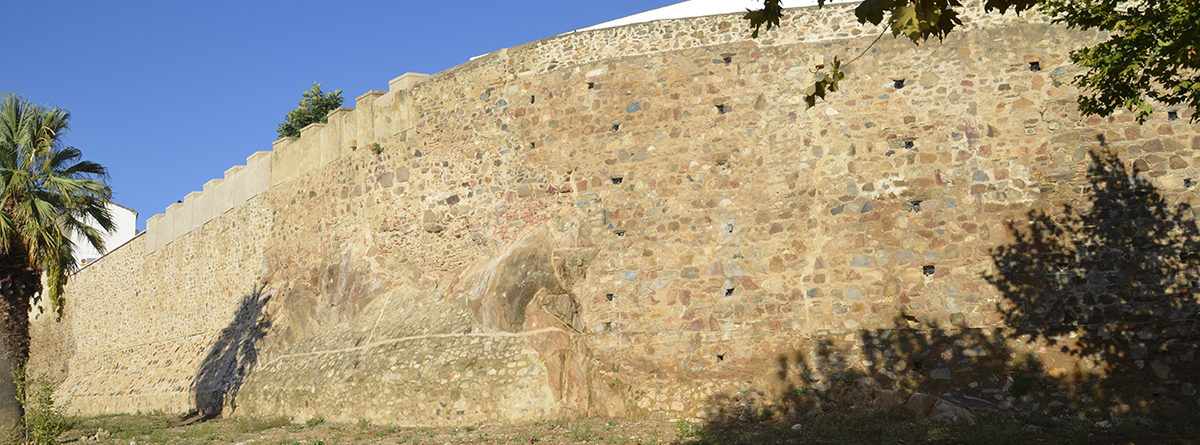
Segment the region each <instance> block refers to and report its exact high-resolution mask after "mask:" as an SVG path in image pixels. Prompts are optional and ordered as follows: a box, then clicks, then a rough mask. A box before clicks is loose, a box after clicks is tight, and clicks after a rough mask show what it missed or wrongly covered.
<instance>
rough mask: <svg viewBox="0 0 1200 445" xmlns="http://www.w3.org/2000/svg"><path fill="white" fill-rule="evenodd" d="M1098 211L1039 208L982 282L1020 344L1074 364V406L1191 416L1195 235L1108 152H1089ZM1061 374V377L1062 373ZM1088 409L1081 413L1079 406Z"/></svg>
mask: <svg viewBox="0 0 1200 445" xmlns="http://www.w3.org/2000/svg"><path fill="white" fill-rule="evenodd" d="M1091 157H1092V165H1091V167H1090V168H1089V171H1088V177H1089V180H1090V181H1089V182H1090V192H1089V194H1088V195H1089V198H1090V200H1091V208H1088V209H1081V210H1080V209H1075V208H1072V207H1070V206H1064V208H1063V209H1062V212H1060V214H1058V215H1050V214H1047V213H1044V212H1039V211H1032V212H1030V213H1029V215H1028V216H1029V221H1028V223H1027V224H1024V225H1022V226H1020V227H1018V226H1015V225H1013V224H1011V223H1010V224H1009V230H1010V232H1011V233H1012V234H1013V235H1014V237H1015V240H1014V241H1013V242H1012V243H1010V244H1008V245H1005V246H1000V247H997V248H996V249H994V250H993V251H992V257H993V259H994V261H995V265H996V272H995V273H994V274H991V275H987V276H986V277H985V279H986V280H987V281H988V282H989V283H991V284H992V285H994V286H996V288H997V289H999V290H1000V292H1001V293H1002V295H1003V297H1004V301H1003V302H1002V304H1000V305H998V307H997V309H998V310H999V311H1000V312H1001V313H1002V314H1003V315H1004V319H1005V323H1006V324H1007V326H1008V327H1009V329H1010V330H1011V331H1012V332H1013V333H1014V334H1015V335H1017V336H1019V337H1021V338H1023V339H1025V341H1027V342H1030V343H1033V342H1039V341H1041V342H1045V343H1046V344H1048V345H1051V346H1054V347H1057V348H1058V349H1059V350H1060V351H1061V352H1063V353H1066V354H1069V355H1071V356H1074V357H1076V358H1078V359H1079V360H1078V361H1077V363H1078V364H1079V368H1077V369H1072V370H1069V371H1070V372H1071V373H1072V374H1076V375H1079V376H1081V377H1082V378H1081V380H1080V381H1076V382H1072V383H1073V384H1072V385H1071V389H1072V391H1073V392H1074V397H1073V399H1074V400H1075V401H1076V402H1077V403H1085V404H1092V405H1095V406H1098V407H1101V408H1107V409H1109V410H1111V411H1113V412H1116V413H1120V414H1124V413H1132V414H1175V413H1184V412H1191V411H1193V410H1195V409H1196V408H1198V405H1197V403H1196V400H1197V399H1196V388H1195V385H1196V384H1200V381H1198V380H1197V378H1198V377H1200V373H1198V372H1197V369H1196V368H1197V362H1196V359H1197V357H1196V354H1197V346H1198V340H1200V322H1198V317H1197V311H1198V310H1200V306H1198V305H1197V299H1196V295H1195V293H1194V292H1195V291H1196V289H1197V287H1198V286H1200V230H1198V229H1197V226H1196V222H1195V220H1194V218H1195V216H1194V215H1193V212H1192V209H1191V207H1190V206H1189V205H1187V204H1178V205H1172V204H1169V203H1167V202H1166V201H1165V200H1164V199H1163V197H1162V196H1161V194H1160V193H1159V191H1158V189H1157V188H1156V187H1154V186H1153V185H1152V184H1151V183H1150V181H1149V180H1147V179H1146V178H1144V177H1142V176H1141V171H1140V170H1139V169H1140V167H1139V163H1135V164H1134V166H1133V167H1131V168H1130V169H1128V170H1127V169H1126V167H1125V166H1124V165H1123V164H1122V162H1121V160H1120V159H1119V158H1118V156H1117V155H1116V154H1114V153H1111V152H1093V153H1092V154H1091ZM1057 371H1058V372H1055V373H1056V374H1058V373H1061V372H1062V371H1066V370H1062V369H1060V370H1057ZM1080 408H1083V406H1080Z"/></svg>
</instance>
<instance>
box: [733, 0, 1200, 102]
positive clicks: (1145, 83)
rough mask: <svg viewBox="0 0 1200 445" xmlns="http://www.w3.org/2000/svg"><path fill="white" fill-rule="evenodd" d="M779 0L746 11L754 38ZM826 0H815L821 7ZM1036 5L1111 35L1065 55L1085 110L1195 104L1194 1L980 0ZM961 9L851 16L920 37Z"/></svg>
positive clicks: (771, 19) (872, 8) (877, 9)
mask: <svg viewBox="0 0 1200 445" xmlns="http://www.w3.org/2000/svg"><path fill="white" fill-rule="evenodd" d="M780 1H781V0H763V9H760V10H752V11H748V12H747V13H746V15H745V19H746V20H747V21H748V22H749V23H750V27H751V29H752V30H753V34H752V35H753V36H754V37H758V34H759V31H760V30H761V29H762V28H764V27H765V28H766V29H767V30H770V29H771V28H773V27H778V26H779V20H780V19H781V18H782V17H783V5H781V3H780ZM825 2H826V0H817V3H818V6H819V7H820V6H824V5H825ZM1035 8H1036V9H1037V10H1038V11H1040V12H1042V13H1043V14H1046V15H1047V16H1048V17H1050V18H1051V20H1053V21H1054V23H1059V24H1064V25H1066V26H1067V27H1069V28H1075V29H1081V30H1092V29H1095V30H1099V31H1103V32H1105V33H1107V34H1108V36H1109V37H1108V40H1105V41H1103V42H1101V43H1099V44H1097V45H1095V46H1092V47H1087V48H1082V49H1078V50H1075V51H1072V52H1071V61H1072V62H1074V63H1075V64H1076V65H1079V66H1080V67H1083V68H1085V71H1084V72H1083V73H1082V74H1080V75H1079V76H1077V77H1076V78H1075V84H1076V85H1077V86H1078V87H1079V88H1080V89H1081V90H1082V93H1081V95H1080V96H1079V109H1080V111H1082V112H1083V113H1084V114H1094V115H1100V116H1108V115H1109V114H1112V112H1113V111H1115V110H1117V109H1118V108H1125V109H1128V110H1130V111H1132V112H1134V113H1135V115H1136V117H1137V119H1138V121H1139V122H1140V121H1144V120H1145V119H1146V117H1148V116H1149V115H1150V114H1151V113H1153V111H1154V106H1153V105H1152V103H1159V104H1164V105H1184V106H1186V107H1189V108H1191V109H1192V110H1200V0H984V9H985V10H986V11H987V12H991V13H996V14H1005V13H1007V12H1008V11H1009V10H1012V11H1013V12H1014V13H1017V14H1020V13H1022V12H1025V11H1028V10H1031V9H1035ZM962 9H963V5H962V3H960V2H959V1H957V0H863V1H862V2H861V3H859V4H858V7H856V8H855V9H854V15H855V16H856V17H857V18H858V22H859V23H862V24H871V25H876V26H881V27H882V28H883V30H882V31H881V32H880V34H879V37H882V36H883V35H884V34H886V33H887V32H888V31H891V34H892V36H894V37H899V36H904V37H906V38H908V39H909V40H912V41H913V42H914V43H921V42H925V41H927V40H929V39H931V38H937V39H938V40H941V39H943V38H945V37H946V36H947V35H949V34H950V33H951V32H953V31H954V30H955V29H956V28H957V27H959V26H960V25H962V21H961V20H960V18H959V12H960V11H961V10H962ZM878 39H879V38H878V37H877V38H876V41H878ZM872 45H874V42H872ZM864 53H866V51H865V50H864V51H863V52H862V53H859V55H860V56H861V55H862V54H864ZM855 59H857V56H856V57H855V58H854V59H851V60H850V61H848V62H842V61H841V60H839V58H837V57H834V59H833V63H831V64H829V66H828V67H825V68H821V69H820V70H818V71H817V73H816V81H815V82H814V83H813V85H812V86H810V87H809V89H808V91H807V92H806V96H805V103H806V104H807V105H808V106H809V107H812V106H813V105H815V104H816V101H817V100H818V99H824V98H825V94H826V93H827V92H832V91H837V89H838V85H839V82H840V81H841V80H842V79H843V78H844V76H845V73H844V72H843V71H842V69H843V68H845V67H846V66H847V65H849V64H850V63H851V62H853V61H854V60H855ZM1198 119H1200V113H1193V115H1192V121H1193V122H1196V121H1197V120H1198Z"/></svg>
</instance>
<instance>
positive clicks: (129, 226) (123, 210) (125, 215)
mask: <svg viewBox="0 0 1200 445" xmlns="http://www.w3.org/2000/svg"><path fill="white" fill-rule="evenodd" d="M108 211H109V212H110V213H112V219H113V223H114V224H115V225H116V227H114V228H113V230H112V231H111V232H108V234H107V235H105V236H104V247H105V248H107V249H108V250H112V249H116V248H117V247H120V246H121V245H122V244H125V242H127V241H129V240H131V239H133V237H134V236H136V235H137V212H135V211H133V209H130V208H128V207H125V206H122V205H120V204H116V203H111V202H110V203H108ZM90 222H92V223H93V224H94V223H95V222H94V221H90ZM71 242H72V243H74V245H75V265H76V266H78V267H83V266H85V265H88V264H91V263H92V262H94V261H96V260H97V259H99V258H100V257H101V256H104V255H103V253H102V252H98V251H96V249H95V248H94V247H92V244H91V243H89V242H87V239H86V238H84V237H83V234H80V233H74V234H72V236H71Z"/></svg>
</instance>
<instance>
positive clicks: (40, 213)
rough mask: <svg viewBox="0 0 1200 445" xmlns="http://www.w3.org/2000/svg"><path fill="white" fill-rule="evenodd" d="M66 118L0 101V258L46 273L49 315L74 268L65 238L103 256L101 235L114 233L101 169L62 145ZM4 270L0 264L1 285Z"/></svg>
mask: <svg viewBox="0 0 1200 445" xmlns="http://www.w3.org/2000/svg"><path fill="white" fill-rule="evenodd" d="M70 119H71V114H70V113H69V112H67V111H66V110H63V109H61V108H47V107H43V106H40V105H35V104H33V103H31V102H29V101H27V100H25V99H22V98H20V97H18V96H17V95H15V94H9V95H8V96H6V97H4V98H3V99H0V256H3V257H7V258H9V259H12V258H15V257H14V256H19V257H21V258H23V261H24V262H25V263H26V264H24V265H22V267H27V268H30V269H32V270H35V271H39V272H45V273H46V281H47V284H48V285H49V286H50V288H49V289H47V292H46V294H47V296H48V297H49V298H50V300H51V302H52V303H53V305H54V309H55V310H56V311H60V310H61V308H62V300H61V297H60V296H61V293H62V288H63V286H64V285H65V284H66V282H67V274H68V273H70V272H71V271H72V270H73V269H74V267H75V260H74V246H73V244H72V242H71V235H72V233H74V232H78V233H80V234H82V235H83V236H84V238H85V239H86V240H87V242H88V243H90V244H91V245H92V246H94V247H95V248H96V249H97V250H100V251H103V250H104V240H103V236H104V234H105V233H107V232H108V231H110V230H112V229H113V228H114V227H115V226H114V224H113V220H112V216H111V215H110V214H109V211H108V208H107V207H106V205H107V204H108V202H109V199H111V197H112V190H111V189H110V188H109V186H108V184H107V183H106V182H105V181H104V178H106V177H107V176H108V170H107V169H105V168H104V166H102V165H100V164H97V163H95V162H92V161H84V160H80V158H81V157H82V156H83V153H82V152H81V151H80V150H79V149H78V148H75V147H71V146H63V144H62V140H61V139H60V137H61V136H62V135H63V134H64V133H65V132H66V131H67V127H68V124H69V122H70ZM6 272H9V271H7V270H3V267H2V266H0V279H2V278H4V277H5V276H6V275H4V274H5V273H6ZM39 288H40V286H39ZM31 296H32V297H33V298H36V297H37V294H36V293H35V294H32V295H31ZM2 297H3V298H9V297H10V296H9V295H2ZM21 316H22V317H24V316H25V315H24V314H21Z"/></svg>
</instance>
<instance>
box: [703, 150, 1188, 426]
mask: <svg viewBox="0 0 1200 445" xmlns="http://www.w3.org/2000/svg"><path fill="white" fill-rule="evenodd" d="M1091 161H1092V162H1091V165H1090V167H1089V170H1088V189H1087V191H1086V193H1085V198H1086V201H1085V202H1084V205H1083V206H1080V207H1081V208H1075V207H1071V206H1064V207H1063V208H1062V209H1061V211H1059V212H1056V213H1053V214H1052V213H1048V212H1044V211H1038V210H1034V211H1031V212H1029V213H1028V214H1027V218H1026V219H1025V220H1024V221H1022V222H1021V223H1019V224H1018V223H1016V222H1013V223H1010V224H1009V231H1010V234H1011V235H1012V239H1013V240H1012V241H1011V242H1009V243H1006V244H1004V245H1001V246H998V247H996V248H994V249H993V250H992V251H991V256H992V258H993V261H994V263H995V268H994V270H993V272H991V273H988V274H986V275H985V276H984V277H983V279H985V280H986V281H987V282H989V283H990V284H992V285H993V286H995V287H996V288H997V289H998V290H999V291H1000V293H1001V297H1002V299H1001V301H1000V303H998V304H997V307H996V310H997V311H998V312H999V313H1000V314H1001V315H1003V320H1004V324H1005V326H1003V327H995V328H984V329H977V328H969V327H966V326H962V325H960V326H951V327H947V328H945V329H943V328H942V327H939V326H937V325H932V324H923V323H921V322H919V321H917V319H916V318H915V317H911V316H908V315H906V314H900V315H898V316H897V317H895V319H894V320H893V326H892V327H890V328H883V329H866V330H859V331H857V332H852V333H847V334H841V335H839V334H836V333H830V334H824V335H819V336H815V337H812V338H807V339H800V340H799V341H798V347H797V348H796V350H795V351H791V352H787V353H784V354H781V355H780V356H778V360H777V363H776V365H777V366H776V368H777V369H776V374H775V375H774V376H773V381H772V382H769V383H768V384H767V385H765V386H768V387H769V388H766V389H764V388H758V389H757V392H755V391H750V392H746V391H742V392H740V393H737V394H734V395H732V396H730V395H721V394H718V395H717V396H715V397H713V398H712V399H711V400H710V404H709V406H708V407H707V408H706V413H705V417H706V422H707V423H706V424H705V425H704V427H703V428H702V430H701V431H700V434H699V437H701V438H702V439H701V440H700V441H701V442H714V443H762V442H768V443H793V442H796V443H798V442H813V441H815V442H822V441H823V440H825V441H831V443H847V442H849V443H855V442H862V443H873V442H880V441H882V440H884V439H885V438H886V439H887V440H888V441H896V440H901V441H905V442H908V443H912V441H918V442H926V441H932V442H940V441H951V442H955V441H964V440H965V441H975V440H976V439H978V440H981V441H990V440H989V439H988V437H985V436H980V437H977V438H972V437H970V436H964V435H969V434H976V433H978V432H980V431H982V432H985V433H986V432H989V431H990V432H991V433H992V434H995V433H996V432H1003V434H1009V435H1011V436H1013V437H1017V436H1022V435H1024V436H1026V437H1041V436H1040V435H1041V434H1047V433H1049V431H1050V430H1049V428H1053V427H1049V426H1047V427H1046V428H1047V430H1042V429H1040V427H1038V426H1037V425H1033V424H1029V423H1027V422H1035V420H1032V419H1038V418H1042V419H1045V418H1052V417H1053V418H1058V419H1074V420H1078V419H1089V420H1088V422H1100V424H1107V422H1109V421H1110V420H1119V419H1129V418H1138V419H1140V420H1141V421H1155V422H1157V421H1163V422H1168V423H1169V422H1175V421H1177V420H1179V419H1194V418H1196V412H1197V408H1198V407H1200V405H1198V401H1200V399H1198V398H1197V396H1196V388H1195V385H1198V384H1200V369H1198V366H1197V359H1198V357H1197V349H1198V348H1200V321H1198V320H1200V317H1198V315H1200V314H1198V311H1200V305H1198V304H1197V298H1196V296H1195V295H1194V293H1193V292H1194V290H1195V289H1197V286H1200V269H1198V266H1200V250H1198V249H1200V229H1198V227H1197V225H1196V223H1195V221H1194V216H1193V214H1192V209H1191V208H1190V207H1189V206H1188V205H1186V204H1179V205H1172V204H1169V203H1168V202H1166V201H1165V200H1164V198H1163V197H1162V196H1161V194H1160V193H1159V191H1158V190H1157V189H1156V188H1155V187H1154V186H1153V185H1152V184H1151V183H1150V182H1149V181H1148V180H1147V179H1145V178H1143V177H1142V176H1141V171H1140V170H1139V167H1138V166H1137V165H1135V166H1134V167H1130V168H1126V167H1125V166H1124V165H1123V164H1122V162H1121V160H1120V159H1119V157H1118V156H1117V155H1116V154H1113V153H1111V152H1093V153H1092V154H1091ZM1089 204H1090V206H1089ZM856 415H860V416H871V415H874V416H881V417H879V418H878V419H876V420H879V421H866V422H863V421H855V422H848V423H846V424H839V423H838V422H845V419H846V418H847V416H856ZM889 416H892V417H895V416H900V417H901V418H888V417H889ZM1014 418H1020V419H1022V420H1021V421H1020V422H1016V421H1014V420H1013V419H1014ZM914 419H918V420H921V421H918V422H913V420H914ZM925 419H933V420H938V421H950V422H953V421H960V420H965V421H967V422H964V423H963V424H965V423H969V422H975V421H983V422H996V421H999V422H1001V423H1003V425H1000V426H996V425H992V427H993V428H990V429H989V428H983V429H980V428H961V429H959V430H957V432H954V431H951V432H950V434H951V435H950V436H948V437H947V436H945V434H947V431H945V430H938V429H937V428H939V427H937V426H935V425H933V424H931V423H929V422H925V421H924V420H925ZM996 419H1000V420H996ZM1185 422H1190V423H1185V424H1183V425H1184V428H1186V429H1188V431H1191V432H1190V433H1188V434H1194V433H1195V432H1194V431H1193V430H1194V426H1195V423H1194V422H1195V421H1194V420H1191V421H1185ZM1018 423H1021V424H1023V425H1019V424H1018ZM798 424H799V425H798ZM797 425H798V426H797ZM848 425H849V426H848ZM897 425H899V427H897ZM1087 425H1091V423H1087ZM793 427H796V428H798V429H799V430H803V431H804V432H803V433H800V432H799V431H797V430H793V429H792V428H793ZM940 428H945V426H944V425H943V426H942V427H940ZM953 428H957V427H953ZM1093 433H1094V431H1086V432H1085V434H1093ZM823 434H830V436H829V437H823V436H822V435H823ZM956 434H957V435H956ZM1139 434H1140V433H1139ZM939 435H941V436H939ZM939 437H941V439H939ZM1140 437H1142V439H1140V440H1150V439H1148V437H1151V436H1140ZM1101 441H1103V440H1101Z"/></svg>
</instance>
